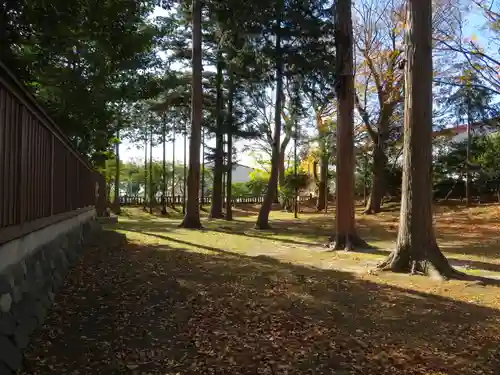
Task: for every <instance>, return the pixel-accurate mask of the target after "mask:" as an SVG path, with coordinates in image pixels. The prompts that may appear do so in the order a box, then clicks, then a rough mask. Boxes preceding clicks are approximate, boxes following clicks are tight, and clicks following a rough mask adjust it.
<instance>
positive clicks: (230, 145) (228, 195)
mask: <svg viewBox="0 0 500 375" xmlns="http://www.w3.org/2000/svg"><path fill="white" fill-rule="evenodd" d="M230 69H232V68H230ZM228 94H229V97H228V104H227V120H226V124H227V172H226V173H227V177H226V220H233V205H232V202H231V201H232V199H233V195H232V184H233V102H234V73H233V72H230V73H229V93H228Z"/></svg>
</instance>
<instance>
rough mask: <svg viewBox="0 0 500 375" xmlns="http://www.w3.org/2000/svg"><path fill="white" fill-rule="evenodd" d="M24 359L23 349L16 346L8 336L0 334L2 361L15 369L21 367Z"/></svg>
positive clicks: (0, 357)
mask: <svg viewBox="0 0 500 375" xmlns="http://www.w3.org/2000/svg"><path fill="white" fill-rule="evenodd" d="M22 361H23V358H22V355H21V351H20V350H19V349H18V348H16V346H15V345H14V344H13V343H12V341H10V340H9V339H8V338H7V336H5V335H0V362H3V363H4V364H5V365H6V366H7V367H8V368H9V369H11V370H14V371H15V370H18V369H19V368H21V365H22Z"/></svg>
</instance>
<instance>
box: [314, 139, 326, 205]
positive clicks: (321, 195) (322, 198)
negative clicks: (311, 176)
mask: <svg viewBox="0 0 500 375" xmlns="http://www.w3.org/2000/svg"><path fill="white" fill-rule="evenodd" d="M325 152H326V147H323V150H322V152H321V158H320V163H319V169H320V172H319V183H318V201H317V202H316V210H318V211H321V210H324V209H325V207H326V202H327V200H328V154H326V153H325Z"/></svg>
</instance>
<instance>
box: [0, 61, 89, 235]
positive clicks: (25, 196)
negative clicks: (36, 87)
mask: <svg viewBox="0 0 500 375" xmlns="http://www.w3.org/2000/svg"><path fill="white" fill-rule="evenodd" d="M94 204H95V172H94V171H93V169H92V168H91V166H90V165H89V164H88V162H87V161H86V160H85V158H84V157H83V156H82V155H81V154H79V153H78V151H77V150H76V149H75V148H74V147H73V146H72V145H71V143H70V141H69V140H68V138H67V137H66V136H65V135H64V134H63V133H62V131H61V130H60V129H59V128H58V127H57V125H56V124H55V123H54V122H53V121H52V120H51V119H50V118H49V117H48V115H47V114H46V113H45V112H44V111H43V109H42V108H41V107H40V105H39V104H38V103H37V102H36V101H35V99H34V98H33V96H32V95H30V94H29V93H28V92H27V91H26V90H25V88H24V86H23V85H22V84H21V83H20V82H19V81H18V80H17V79H16V78H15V77H14V76H13V75H12V74H11V73H10V72H9V70H8V69H7V68H6V67H5V66H4V65H3V64H2V63H1V62H0V244H2V243H5V242H7V241H10V240H12V239H14V238H17V237H20V236H22V235H25V234H27V233H29V232H31V231H34V230H37V229H40V228H42V227H44V226H47V225H50V224H52V223H55V222H57V221H60V220H63V219H65V218H67V217H69V216H72V215H75V214H77V213H78V212H80V211H81V210H87V209H90V208H89V207H90V206H92V205H94Z"/></svg>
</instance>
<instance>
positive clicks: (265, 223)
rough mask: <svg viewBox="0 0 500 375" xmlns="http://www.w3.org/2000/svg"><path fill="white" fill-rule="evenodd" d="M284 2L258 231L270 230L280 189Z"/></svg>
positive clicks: (279, 6) (278, 20)
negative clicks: (271, 135) (270, 141)
mask: <svg viewBox="0 0 500 375" xmlns="http://www.w3.org/2000/svg"><path fill="white" fill-rule="evenodd" d="M282 8H283V0H280V1H279V2H278V4H277V9H276V10H277V17H276V25H277V30H276V46H275V53H276V103H275V111H274V143H273V147H272V155H271V174H270V176H269V182H268V184H267V190H266V195H265V196H264V201H263V202H262V205H261V206H260V210H259V215H258V217H257V222H256V223H255V227H256V228H257V229H268V228H269V227H270V226H269V213H270V212H271V208H272V204H273V201H274V200H275V198H276V194H277V191H276V190H277V188H278V174H279V161H280V160H279V158H280V138H281V105H282V92H283V56H282V50H281V18H282V11H283V9H282Z"/></svg>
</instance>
